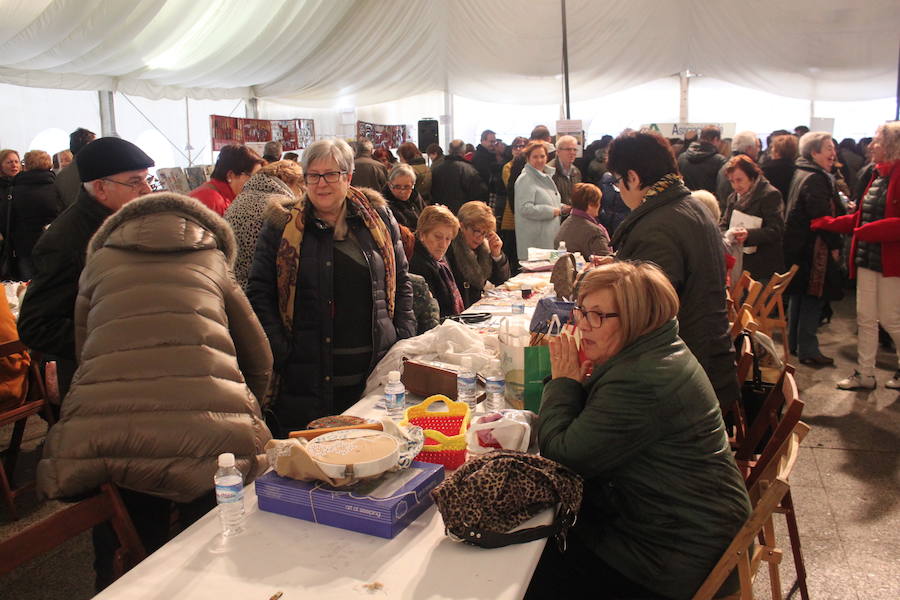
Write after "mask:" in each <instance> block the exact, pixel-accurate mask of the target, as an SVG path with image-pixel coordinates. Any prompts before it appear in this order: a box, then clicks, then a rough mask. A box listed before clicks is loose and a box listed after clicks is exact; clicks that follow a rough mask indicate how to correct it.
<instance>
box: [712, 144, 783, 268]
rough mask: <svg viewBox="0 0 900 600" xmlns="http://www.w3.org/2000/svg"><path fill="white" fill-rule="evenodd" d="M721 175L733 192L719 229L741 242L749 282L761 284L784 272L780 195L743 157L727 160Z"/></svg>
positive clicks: (752, 163)
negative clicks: (775, 274)
mask: <svg viewBox="0 0 900 600" xmlns="http://www.w3.org/2000/svg"><path fill="white" fill-rule="evenodd" d="M725 176H726V177H727V178H728V181H729V182H730V183H731V187H732V189H734V191H733V192H732V193H731V195H730V196H728V201H727V203H726V208H725V215H724V216H723V217H722V222H721V226H722V228H723V229H726V230H728V231H731V232H733V233H734V238H735V239H736V240H737V241H739V242H742V243H743V259H744V270H746V271H749V272H750V275H751V276H752V277H753V279H756V280H757V281H762V282H765V281H767V280H768V279H769V278H770V277H771V276H772V274H773V273H780V272H781V271H784V259H783V253H782V248H781V241H782V238H783V236H784V203H783V202H782V200H781V192H779V191H778V190H777V189H775V187H774V186H773V185H772V184H771V183H769V181H768V180H767V179H766V177H765V175H763V174H762V171H761V170H760V168H759V166H757V164H756V163H755V162H753V159H751V158H750V157H749V156H747V155H745V154H739V155H737V156H735V157H733V158H732V159H731V160H729V161H728V163H727V164H726V165H725Z"/></svg>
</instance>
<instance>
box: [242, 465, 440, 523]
mask: <svg viewBox="0 0 900 600" xmlns="http://www.w3.org/2000/svg"><path fill="white" fill-rule="evenodd" d="M443 480H444V467H443V465H434V464H431V463H424V462H417V461H415V462H413V463H412V466H410V468H408V469H404V470H402V471H396V472H394V473H387V474H385V475H384V476H382V477H379V478H377V479H374V480H371V481H362V482H360V483H357V484H356V485H353V486H350V487H347V488H333V487H331V486H330V485H328V484H326V483H322V482H319V481H297V480H296V479H290V478H287V477H281V476H280V475H278V474H277V473H276V472H275V471H269V472H268V473H266V474H265V475H263V476H262V477H260V478H259V479H257V480H256V496H257V498H258V499H259V508H260V509H261V510H265V511H268V512H274V513H279V514H282V515H287V516H289V517H297V518H298V519H305V520H307V521H313V522H315V523H322V524H323V525H331V526H332V527H340V528H342V529H350V530H352V531H358V532H360V533H367V534H369V535H377V536H379V537H383V538H392V537H394V536H395V535H397V534H398V533H400V532H401V531H402V530H403V529H404V528H405V527H406V526H407V525H409V524H410V523H412V522H413V521H414V520H415V519H416V518H417V517H418V516H419V515H421V514H422V513H423V512H425V509H426V508H428V507H429V506H431V504H432V503H433V502H434V501H433V500H432V499H431V493H430V492H431V490H433V489H434V488H435V487H436V486H437V484H439V483H440V482H441V481H443Z"/></svg>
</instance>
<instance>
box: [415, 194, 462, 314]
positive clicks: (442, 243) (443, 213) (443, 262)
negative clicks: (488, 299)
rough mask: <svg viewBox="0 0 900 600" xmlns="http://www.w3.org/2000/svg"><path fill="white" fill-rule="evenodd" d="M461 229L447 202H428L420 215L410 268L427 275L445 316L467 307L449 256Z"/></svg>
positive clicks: (418, 273) (426, 279)
mask: <svg viewBox="0 0 900 600" xmlns="http://www.w3.org/2000/svg"><path fill="white" fill-rule="evenodd" d="M458 233H459V220H458V219H457V218H456V217H455V216H453V213H452V212H450V209H449V208H447V207H446V206H441V205H439V204H435V205H432V206H426V207H425V210H423V211H422V214H421V215H419V223H418V227H417V228H416V245H415V248H414V249H413V255H412V258H411V259H410V260H409V272H410V273H415V274H416V275H421V276H422V277H424V278H425V281H426V282H427V283H428V289H430V290H431V295H432V296H434V298H435V299H436V300H437V301H438V306H440V309H441V318H444V317H449V316H451V315H458V314H459V313H461V312H462V311H463V310H465V304H464V303H463V299H462V295H461V294H460V293H459V287H458V286H457V284H456V279H455V278H454V277H453V271H452V269H451V268H450V265H449V263H448V262H447V257H446V254H447V249H448V248H449V247H450V243H451V242H452V241H453V238H455V237H456V235H457V234H458Z"/></svg>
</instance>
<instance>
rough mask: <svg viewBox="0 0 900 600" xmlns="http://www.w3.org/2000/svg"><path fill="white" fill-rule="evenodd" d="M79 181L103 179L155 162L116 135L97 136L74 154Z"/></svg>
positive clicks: (137, 169)
mask: <svg viewBox="0 0 900 600" xmlns="http://www.w3.org/2000/svg"><path fill="white" fill-rule="evenodd" d="M75 162H76V163H77V164H78V175H79V176H80V177H81V181H94V180H95V179H103V178H104V177H109V176H110V175H115V174H116V173H124V172H125V171H140V170H143V169H149V168H150V167H152V166H153V165H155V164H156V163H154V162H153V159H152V158H150V157H149V156H147V155H146V154H144V151H143V150H141V149H140V148H138V147H137V146H135V145H134V144H132V143H131V142H129V141H127V140H123V139H122V138H117V137H102V138H97V139H96V140H94V141H93V142H91V143H90V144H88V145H87V146H85V147H84V148H82V149H81V152H79V153H78V154H76V155H75Z"/></svg>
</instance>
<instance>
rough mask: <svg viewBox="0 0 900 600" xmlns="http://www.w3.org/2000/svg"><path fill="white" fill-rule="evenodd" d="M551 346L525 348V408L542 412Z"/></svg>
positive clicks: (548, 373)
mask: <svg viewBox="0 0 900 600" xmlns="http://www.w3.org/2000/svg"><path fill="white" fill-rule="evenodd" d="M550 373H551V371H550V347H549V346H528V347H527V348H525V410H530V411H533V412H540V410H541V396H542V395H543V393H544V379H546V378H547V377H549V376H550Z"/></svg>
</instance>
